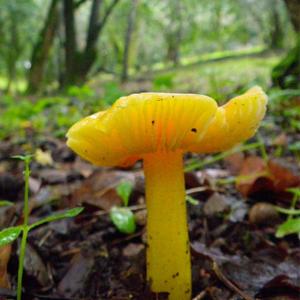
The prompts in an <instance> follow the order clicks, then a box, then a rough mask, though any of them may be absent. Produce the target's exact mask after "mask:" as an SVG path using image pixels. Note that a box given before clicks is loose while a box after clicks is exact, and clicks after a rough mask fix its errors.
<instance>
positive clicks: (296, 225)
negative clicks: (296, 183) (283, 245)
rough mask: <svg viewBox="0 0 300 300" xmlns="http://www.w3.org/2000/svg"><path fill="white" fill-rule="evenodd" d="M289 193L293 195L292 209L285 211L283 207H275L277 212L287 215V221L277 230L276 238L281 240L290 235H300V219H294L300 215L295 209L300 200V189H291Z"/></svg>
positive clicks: (299, 211)
mask: <svg viewBox="0 0 300 300" xmlns="http://www.w3.org/2000/svg"><path fill="white" fill-rule="evenodd" d="M287 191H288V192H290V193H292V194H293V199H292V202H291V208H290V209H284V208H281V207H277V206H276V207H275V208H276V210H277V211H279V212H281V213H283V214H287V215H288V218H287V220H286V221H285V222H284V223H282V224H281V225H280V226H279V227H278V228H277V230H276V234H275V235H276V237H278V238H281V237H284V236H286V235H289V234H293V233H298V234H300V218H299V217H298V218H293V217H294V216H296V215H300V210H298V209H295V207H296V204H297V202H298V200H299V199H300V188H289V189H287Z"/></svg>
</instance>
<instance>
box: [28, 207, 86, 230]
mask: <svg viewBox="0 0 300 300" xmlns="http://www.w3.org/2000/svg"><path fill="white" fill-rule="evenodd" d="M83 210H84V208H83V207H76V208H72V209H68V210H65V211H63V212H58V213H54V214H52V215H51V216H49V217H46V218H44V219H41V220H39V221H37V222H35V223H33V224H31V225H30V229H32V228H35V227H37V226H40V225H42V224H45V223H49V222H53V221H58V220H61V219H65V218H73V217H76V216H77V215H79V214H80V213H81V212H82V211H83Z"/></svg>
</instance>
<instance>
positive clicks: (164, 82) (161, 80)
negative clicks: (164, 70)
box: [153, 73, 174, 91]
mask: <svg viewBox="0 0 300 300" xmlns="http://www.w3.org/2000/svg"><path fill="white" fill-rule="evenodd" d="M173 80H174V74H172V73H168V74H162V75H157V76H156V77H154V79H153V89H154V90H158V91H160V90H165V89H171V88H172V87H173V85H174V82H173Z"/></svg>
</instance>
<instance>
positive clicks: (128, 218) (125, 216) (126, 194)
mask: <svg viewBox="0 0 300 300" xmlns="http://www.w3.org/2000/svg"><path fill="white" fill-rule="evenodd" d="M132 190H133V185H132V183H131V182H130V181H121V182H120V183H119V185H118V186H117V188H116V192H117V194H118V195H119V196H120V198H121V199H122V202H123V207H117V206H114V207H113V208H112V209H111V210H110V214H109V215H110V219H111V221H112V222H113V224H114V225H115V226H116V228H117V229H118V230H119V231H120V232H122V233H126V234H131V233H134V232H135V230H136V224H135V218H134V214H133V212H132V211H131V210H130V208H129V207H128V203H129V198H130V195H131V193H132Z"/></svg>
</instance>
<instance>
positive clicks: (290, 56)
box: [272, 0, 300, 88]
mask: <svg viewBox="0 0 300 300" xmlns="http://www.w3.org/2000/svg"><path fill="white" fill-rule="evenodd" d="M285 3H286V6H287V9H288V12H289V15H290V19H291V22H292V25H293V27H294V29H295V32H296V45H295V46H294V47H293V48H292V49H291V50H290V51H289V52H288V53H287V55H286V56H285V57H284V58H283V59H282V60H281V61H280V62H279V64H277V65H276V66H275V67H274V68H273V70H272V81H273V84H274V85H275V86H279V87H281V88H299V87H300V59H299V58H300V18H299V16H300V1H299V0H285Z"/></svg>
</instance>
